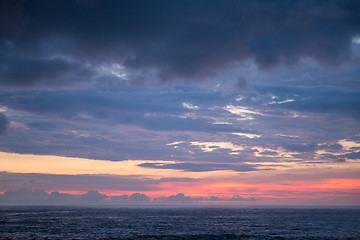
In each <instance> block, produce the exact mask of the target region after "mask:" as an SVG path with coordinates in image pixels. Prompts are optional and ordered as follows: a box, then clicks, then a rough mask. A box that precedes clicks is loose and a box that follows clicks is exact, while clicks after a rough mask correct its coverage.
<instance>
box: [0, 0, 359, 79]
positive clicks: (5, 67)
mask: <svg viewBox="0 0 360 240" xmlns="http://www.w3.org/2000/svg"><path fill="white" fill-rule="evenodd" d="M0 9H1V12H0V16H1V18H0V21H1V23H2V24H1V25H0V44H1V49H4V50H5V51H6V52H7V54H6V55H5V56H3V57H2V59H1V62H2V63H1V74H2V75H3V76H4V75H5V76H7V78H6V79H7V80H5V82H6V83H9V82H10V81H11V83H12V84H13V85H17V84H18V85H19V84H24V85H30V84H32V83H34V82H36V81H37V80H36V79H38V78H39V79H42V78H46V77H48V76H52V75H54V74H55V75H57V74H58V72H59V71H62V70H63V69H67V70H69V69H70V67H69V66H68V65H67V64H66V63H64V62H63V61H59V60H55V61H54V60H47V61H48V62H47V63H45V62H41V61H40V60H37V59H41V58H45V59H51V57H52V56H54V55H55V56H56V55H58V54H60V53H61V54H62V55H66V56H70V57H72V58H75V59H79V60H80V59H81V60H86V61H89V62H92V63H112V62H119V63H123V64H125V66H127V67H128V68H134V69H146V68H154V69H157V70H158V72H159V74H160V75H159V76H160V77H162V78H163V79H169V78H171V77H182V78H186V79H192V80H197V79H199V78H201V77H202V76H204V75H207V74H211V73H212V72H213V71H214V70H217V69H219V68H221V67H224V66H225V65H226V64H227V63H230V62H233V61H239V60H240V61H241V60H244V59H246V58H253V59H255V61H256V63H257V64H258V66H260V67H261V68H268V67H271V66H275V65H277V64H279V63H285V64H293V63H296V62H297V61H298V60H299V59H300V58H302V57H310V58H313V59H316V60H317V61H319V62H321V63H324V64H326V65H336V64H339V63H342V62H344V61H346V60H347V59H348V58H349V57H350V55H351V40H352V38H353V37H354V36H355V35H356V34H359V31H360V30H359V29H360V17H359V16H360V14H359V12H360V3H359V2H358V1H351V0H348V1H331V2H328V1H271V2H268V1H246V2H244V1H165V0H164V1H96V0H94V1H51V2H49V1H21V0H15V1H10V0H9V1H2V2H1V6H0ZM14 56H21V58H22V59H24V61H27V62H22V63H21V66H19V64H20V63H19V61H17V62H16V63H13V64H12V63H11V61H10V60H11V59H12V58H13V57H14ZM25 59H27V60H25ZM32 65H34V66H36V68H40V66H45V69H44V74H41V73H36V72H32V71H35V70H36V68H35V70H30V69H28V68H29V66H32ZM13 69H25V71H28V72H29V73H30V76H29V77H28V78H27V77H26V76H23V74H21V73H16V72H14V71H13ZM69 71H74V72H76V71H77V70H72V69H70V70H69ZM49 81H51V80H49Z"/></svg>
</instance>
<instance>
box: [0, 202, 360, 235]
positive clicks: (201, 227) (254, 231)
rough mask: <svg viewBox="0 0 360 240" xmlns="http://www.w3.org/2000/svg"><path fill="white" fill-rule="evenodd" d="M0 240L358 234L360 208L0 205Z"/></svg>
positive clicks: (359, 231) (359, 230) (359, 229)
mask: <svg viewBox="0 0 360 240" xmlns="http://www.w3.org/2000/svg"><path fill="white" fill-rule="evenodd" d="M0 239H360V209H359V208H342V209H340V208H329V209H324V208H236V207H116V208H115V207H114V208H110V207H107V208H95V207H0Z"/></svg>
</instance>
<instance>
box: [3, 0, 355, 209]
mask: <svg viewBox="0 0 360 240" xmlns="http://www.w3.org/2000/svg"><path fill="white" fill-rule="evenodd" d="M359 66H360V2H359V1H350V0H345V1H344V0H342V1H232V0H226V1H211V0H210V1H208V0H207V1H202V0H199V1H161V0H156V1H138V0H135V1H96V0H89V1H82V0H81V1H80V0H78V1H57V0H55V1H45V0H33V1H19V0H3V1H0V152H1V153H0V154H2V155H1V158H2V159H0V161H1V164H0V171H1V172H0V192H1V193H3V194H2V195H0V203H3V204H10V203H14V204H17V203H18V204H26V202H23V199H26V198H28V199H30V200H29V202H28V203H29V204H33V203H34V204H36V203H46V204H50V203H53V204H62V203H69V204H70V203H78V204H87V203H88V202H89V201H90V202H94V201H95V202H96V201H98V202H99V203H106V204H112V203H113V204H127V203H128V204H133V203H136V202H142V203H144V202H146V204H149V203H154V204H171V203H173V202H174V204H191V203H193V204H199V203H204V204H214V203H217V202H221V203H230V204H232V203H233V202H236V203H241V202H244V201H245V202H247V204H257V203H259V204H277V203H282V204H335V205H358V204H359V202H360V201H359V200H360V174H359V173H360V171H359V170H360V79H359V76H360V67H359ZM47 156H48V157H47ZM43 157H44V158H43ZM50 159H51V160H50ZM85 160H86V161H88V163H89V164H87V163H86V164H83V162H82V161H85ZM80 163H81V164H80ZM51 164H53V165H51ZM114 164H115V165H114ZM114 166H116V167H114ZM73 183H75V184H73ZM285 186H288V187H285ZM310 186H311V187H310ZM39 189H40V190H39ZM92 189H93V190H92ZM179 193H181V194H179ZM25 195H26V196H27V197H26V198H24V196H25ZM310 196H312V198H315V200H314V199H313V200H309V197H310Z"/></svg>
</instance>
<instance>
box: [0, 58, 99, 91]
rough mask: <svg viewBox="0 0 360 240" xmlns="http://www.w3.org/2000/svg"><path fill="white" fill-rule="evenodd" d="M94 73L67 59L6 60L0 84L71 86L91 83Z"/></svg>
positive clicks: (0, 71) (0, 76)
mask: <svg viewBox="0 0 360 240" xmlns="http://www.w3.org/2000/svg"><path fill="white" fill-rule="evenodd" d="M93 74H94V73H93V71H92V70H91V69H90V68H89V67H86V66H85V65H82V64H80V63H73V62H70V61H67V60H65V59H61V58H57V59H41V58H38V59H34V58H27V59H6V62H4V63H2V64H0V84H3V85H9V86H26V87H30V86H34V85H37V84H42V85H45V86H47V85H50V86H51V85H58V86H62V85H69V84H70V83H72V82H74V81H76V82H83V81H89V80H90V79H91V75H93Z"/></svg>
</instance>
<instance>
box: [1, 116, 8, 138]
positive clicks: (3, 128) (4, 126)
mask: <svg viewBox="0 0 360 240" xmlns="http://www.w3.org/2000/svg"><path fill="white" fill-rule="evenodd" d="M8 125H9V120H8V119H7V117H6V115H5V114H4V113H1V112H0V134H4V133H5V131H6V129H7V128H8Z"/></svg>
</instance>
